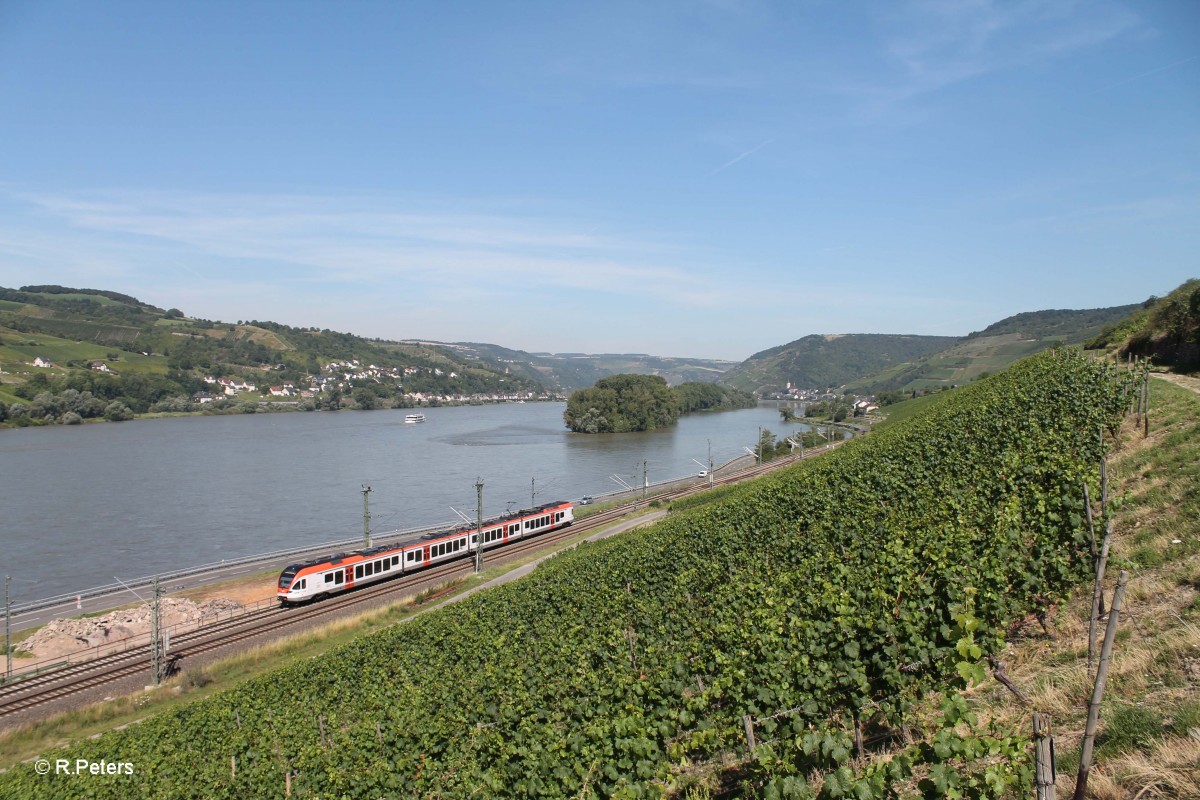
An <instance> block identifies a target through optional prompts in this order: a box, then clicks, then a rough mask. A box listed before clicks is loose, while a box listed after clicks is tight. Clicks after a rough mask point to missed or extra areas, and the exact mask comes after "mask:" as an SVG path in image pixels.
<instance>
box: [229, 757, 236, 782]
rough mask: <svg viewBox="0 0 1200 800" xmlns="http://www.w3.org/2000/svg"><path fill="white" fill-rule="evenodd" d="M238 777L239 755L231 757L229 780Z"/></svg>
mask: <svg viewBox="0 0 1200 800" xmlns="http://www.w3.org/2000/svg"><path fill="white" fill-rule="evenodd" d="M235 779H237V756H230V757H229V780H231V781H232V780H235Z"/></svg>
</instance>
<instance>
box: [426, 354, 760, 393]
mask: <svg viewBox="0 0 1200 800" xmlns="http://www.w3.org/2000/svg"><path fill="white" fill-rule="evenodd" d="M441 346H442V347H447V348H452V349H454V350H455V351H457V352H459V353H462V354H464V355H467V356H468V357H475V358H478V359H479V360H481V361H483V362H485V363H489V364H491V365H492V366H493V367H494V368H507V369H508V370H509V371H510V373H511V374H514V375H521V376H523V377H526V378H529V379H530V380H537V381H539V382H540V383H542V384H543V385H545V386H546V387H548V388H552V389H561V390H563V391H571V390H573V389H583V388H587V387H589V386H593V385H594V384H595V383H596V381H598V380H600V379H601V378H607V377H609V376H611V375H623V374H631V373H632V374H638V375H657V376H659V377H661V378H663V379H665V380H666V382H667V383H668V384H669V385H671V386H678V385H680V384H682V383H693V382H700V383H716V382H717V381H718V379H719V378H720V377H721V376H722V375H723V374H725V373H726V372H727V371H728V370H730V369H732V368H734V367H735V366H737V362H736V361H722V360H720V359H710V358H672V357H669V356H652V355H646V354H645V353H624V354H616V353H601V354H589V353H545V352H537V353H528V352H526V351H524V350H512V349H509V348H506V347H501V346H500V345H495V344H483V343H479V342H454V343H452V344H442V345H441Z"/></svg>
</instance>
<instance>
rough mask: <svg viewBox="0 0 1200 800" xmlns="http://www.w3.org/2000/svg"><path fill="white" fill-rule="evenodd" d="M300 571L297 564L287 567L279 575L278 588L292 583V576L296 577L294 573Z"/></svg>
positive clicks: (284, 587) (286, 586) (283, 587)
mask: <svg viewBox="0 0 1200 800" xmlns="http://www.w3.org/2000/svg"><path fill="white" fill-rule="evenodd" d="M299 571H300V567H299V566H292V567H287V568H286V569H284V571H283V574H281V575H280V576H279V588H280V589H286V588H288V587H289V586H291V585H292V578H294V577H296V573H297V572H299Z"/></svg>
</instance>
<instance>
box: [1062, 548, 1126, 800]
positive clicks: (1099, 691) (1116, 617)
mask: <svg viewBox="0 0 1200 800" xmlns="http://www.w3.org/2000/svg"><path fill="white" fill-rule="evenodd" d="M1128 582H1129V573H1128V572H1126V571H1125V570H1121V575H1120V577H1118V578H1117V591H1116V594H1114V595H1113V603H1112V610H1111V611H1109V612H1108V627H1107V628H1106V629H1105V631H1104V648H1103V649H1102V650H1101V651H1100V668H1099V669H1098V670H1097V671H1096V686H1095V688H1094V689H1093V690H1092V702H1091V703H1090V704H1089V705H1088V718H1087V728H1085V729H1084V732H1083V748H1082V752H1081V753H1080V756H1079V775H1078V776H1077V777H1076V779H1075V794H1074V795H1073V797H1072V800H1085V799H1086V798H1087V782H1088V773H1090V772H1091V770H1092V746H1093V745H1094V744H1095V741H1096V726H1097V725H1098V724H1099V722H1100V701H1101V700H1103V699H1104V684H1105V682H1106V681H1107V680H1108V665H1109V662H1110V661H1111V660H1112V649H1113V641H1115V640H1116V638H1117V623H1118V622H1119V621H1120V618H1121V606H1122V605H1124V603H1125V584H1126V583H1128Z"/></svg>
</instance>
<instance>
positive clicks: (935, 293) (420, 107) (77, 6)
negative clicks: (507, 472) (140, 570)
mask: <svg viewBox="0 0 1200 800" xmlns="http://www.w3.org/2000/svg"><path fill="white" fill-rule="evenodd" d="M1198 123H1200V3H1195V2H1191V1H1190V0H1179V1H1178V2H1154V0H1146V1H1145V2H1136V3H1134V2H1128V3H1126V2H1110V1H1109V0H1091V1H1090V2H1051V1H1049V0H1047V1H1046V2H1039V1H1037V0H1032V1H1027V2H1022V1H1021V0H1012V1H1011V2H994V3H993V2H987V1H986V0H953V1H952V0H943V1H940V2H939V1H931V2H891V1H890V0H889V2H863V3H842V2H832V1H830V2H778V3H770V2H736V1H735V0H728V1H725V2H717V1H716V0H713V1H712V2H701V1H699V0H695V1H693V2H681V3H673V2H630V3H625V2H603V3H576V2H561V0H558V1H556V2H544V3H543V2H532V1H530V2H499V1H498V2H459V3H417V2H387V3H369V2H354V3H333V2H329V3H305V2H286V3H285V2H245V1H243V2H229V3H222V2H191V3H187V2H171V3H163V2H147V3H133V2H123V1H122V0H113V1H112V2H105V3H95V2H54V1H53V0H40V1H39V2H23V1H22V0H0V285H3V286H10V287H12V286H19V285H24V284H30V283H59V284H65V285H73V286H87V287H91V288H102V289H112V290H116V291H121V292H127V293H130V294H133V295H135V296H137V297H139V298H141V299H143V300H146V301H149V302H152V303H155V304H156V305H160V306H163V307H170V306H176V307H179V308H181V309H182V310H183V311H184V312H185V313H188V314H190V315H195V316H201V317H207V318H211V319H221V320H227V321H233V320H237V319H251V318H256V319H272V320H275V321H278V322H283V323H286V324H290V325H295V326H309V325H315V326H318V327H322V328H332V329H335V330H343V331H350V332H352V333H357V334H361V335H365V336H377V337H383V338H389V339H400V338H430V339H439V340H445V341H464V340H471V341H487V342H494V343H496V344H501V345H505V346H508V347H514V348H520V349H527V350H552V351H583V352H648V353H653V354H657V355H674V356H698V357H716V358H728V359H742V358H745V357H746V356H749V355H750V354H751V353H753V352H755V351H758V350H761V349H764V348H767V347H771V346H774V345H777V344H781V343H783V342H787V341H790V340H792V339H796V338H799V337H801V336H804V335H807V334H810V333H832V332H843V333H920V334H937V335H959V334H965V333H967V332H969V331H972V330H978V329H980V328H983V327H985V326H986V325H988V324H990V323H991V322H994V321H996V320H998V319H1001V318H1002V317H1005V316H1007V315H1010V314H1013V313H1017V312H1021V311H1031V310H1037V309H1041V308H1089V307H1097V306H1107V305H1117V304H1122V303H1128V302H1137V301H1140V300H1142V299H1144V298H1145V297H1147V296H1148V295H1150V294H1153V293H1158V294H1161V293H1164V292H1166V291H1169V290H1170V289H1172V288H1174V287H1175V286H1176V285H1178V284H1179V283H1181V282H1182V281H1183V280H1185V279H1187V278H1189V277H1195V276H1197V275H1200V266H1198V264H1197V254H1198V253H1200V171H1198V166H1200V125H1198Z"/></svg>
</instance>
